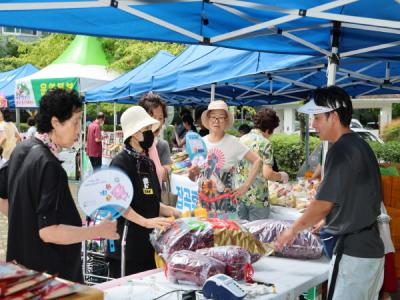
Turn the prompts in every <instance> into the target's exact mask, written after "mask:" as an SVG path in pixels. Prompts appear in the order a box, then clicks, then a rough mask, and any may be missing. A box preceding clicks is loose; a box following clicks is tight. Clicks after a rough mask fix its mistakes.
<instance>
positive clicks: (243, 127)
mask: <svg viewBox="0 0 400 300" xmlns="http://www.w3.org/2000/svg"><path fill="white" fill-rule="evenodd" d="M238 130H239V132H242V133H243V134H247V133H249V132H250V130H251V127H250V126H249V125H247V124H242V125H240V126H239V128H238Z"/></svg>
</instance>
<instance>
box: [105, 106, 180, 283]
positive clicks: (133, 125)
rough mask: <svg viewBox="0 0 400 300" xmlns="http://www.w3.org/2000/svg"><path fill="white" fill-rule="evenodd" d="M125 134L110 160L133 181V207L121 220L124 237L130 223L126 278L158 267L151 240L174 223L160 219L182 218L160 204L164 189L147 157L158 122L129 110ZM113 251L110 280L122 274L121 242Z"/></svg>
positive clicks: (136, 108) (123, 122) (140, 110)
mask: <svg viewBox="0 0 400 300" xmlns="http://www.w3.org/2000/svg"><path fill="white" fill-rule="evenodd" d="M121 127H122V132H123V135H124V143H125V145H124V149H123V150H122V151H121V152H120V153H119V154H118V155H117V156H115V157H114V158H113V160H112V161H111V166H112V167H117V168H119V169H121V170H122V171H124V172H125V173H126V174H127V175H128V176H129V178H130V179H131V181H132V184H133V187H134V195H133V199H132V202H131V207H130V208H129V209H128V210H127V212H126V213H125V214H124V215H123V218H122V217H121V218H119V219H118V232H119V233H120V236H121V237H122V232H123V227H124V223H125V220H124V219H126V220H128V221H129V230H128V235H127V237H126V249H125V253H126V265H125V275H130V274H134V273H138V272H143V271H146V270H150V269H154V268H156V265H155V261H154V249H153V247H152V245H151V244H150V241H149V234H150V232H151V230H152V229H153V228H164V227H166V226H169V225H170V224H171V223H172V222H173V221H171V220H169V219H167V218H164V217H160V216H165V217H170V216H176V217H179V215H180V212H179V211H178V210H177V209H176V208H174V207H171V206H166V205H164V204H162V203H160V199H161V188H160V184H159V181H158V177H157V172H156V168H155V165H154V162H153V161H152V160H151V159H150V158H149V157H148V149H149V148H150V147H151V145H153V141H154V134H153V132H154V131H155V130H157V129H158V127H159V122H158V121H157V120H156V119H153V118H152V117H150V115H149V114H148V113H147V112H146V111H145V110H144V108H143V107H140V106H134V107H130V108H128V109H127V110H126V111H125V112H124V113H123V114H122V116H121ZM115 244H116V245H115V246H116V247H115V248H116V249H115V251H114V252H112V253H111V252H108V253H107V257H108V259H109V262H110V275H111V277H120V276H121V275H120V274H121V260H120V253H121V250H120V248H121V239H120V240H118V241H116V243H115Z"/></svg>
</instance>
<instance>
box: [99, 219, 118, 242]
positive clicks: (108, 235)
mask: <svg viewBox="0 0 400 300" xmlns="http://www.w3.org/2000/svg"><path fill="white" fill-rule="evenodd" d="M96 229H97V230H98V232H99V236H100V237H102V238H104V239H107V240H118V239H119V234H118V233H117V221H111V215H109V216H107V218H105V219H104V220H103V221H101V222H100V224H98V225H96Z"/></svg>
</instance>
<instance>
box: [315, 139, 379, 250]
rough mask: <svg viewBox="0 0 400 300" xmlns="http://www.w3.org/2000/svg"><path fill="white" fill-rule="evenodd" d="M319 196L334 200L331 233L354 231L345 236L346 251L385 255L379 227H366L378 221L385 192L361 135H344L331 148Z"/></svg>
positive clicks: (328, 225) (328, 221) (328, 222)
mask: <svg viewBox="0 0 400 300" xmlns="http://www.w3.org/2000/svg"><path fill="white" fill-rule="evenodd" d="M316 199H318V200H325V201H329V202H332V203H333V208H332V210H331V212H330V213H329V214H328V215H327V217H326V231H327V232H329V233H331V234H335V235H341V234H349V233H354V234H350V235H349V236H347V237H346V239H345V242H344V247H345V248H344V253H345V254H347V255H350V256H355V257H364V258H378V257H382V256H383V254H384V252H383V251H384V249H383V243H382V240H381V238H380V237H379V232H378V230H377V228H376V226H374V227H372V228H371V229H368V230H362V229H364V228H367V227H369V226H370V225H372V224H373V223H374V222H376V218H377V217H378V216H379V214H380V205H381V202H382V191H381V181H380V173H379V167H378V163H377V160H376V157H375V155H374V153H373V151H372V149H371V148H370V146H369V145H368V144H367V143H366V142H365V141H364V140H363V139H362V138H360V137H359V136H358V135H357V134H355V133H347V134H344V135H342V136H341V137H340V139H339V140H338V141H337V142H335V143H334V144H333V145H332V146H331V148H330V149H329V151H328V154H327V157H326V162H325V175H324V179H323V181H322V182H321V184H320V186H319V188H318V191H317V195H316ZM360 230H362V231H361V232H359V231H360ZM356 232H359V233H356Z"/></svg>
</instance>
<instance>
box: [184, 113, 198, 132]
mask: <svg viewBox="0 0 400 300" xmlns="http://www.w3.org/2000/svg"><path fill="white" fill-rule="evenodd" d="M182 123H188V124H189V125H190V128H191V129H192V130H193V131H196V126H194V121H193V118H192V116H191V115H184V116H183V117H182Z"/></svg>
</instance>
